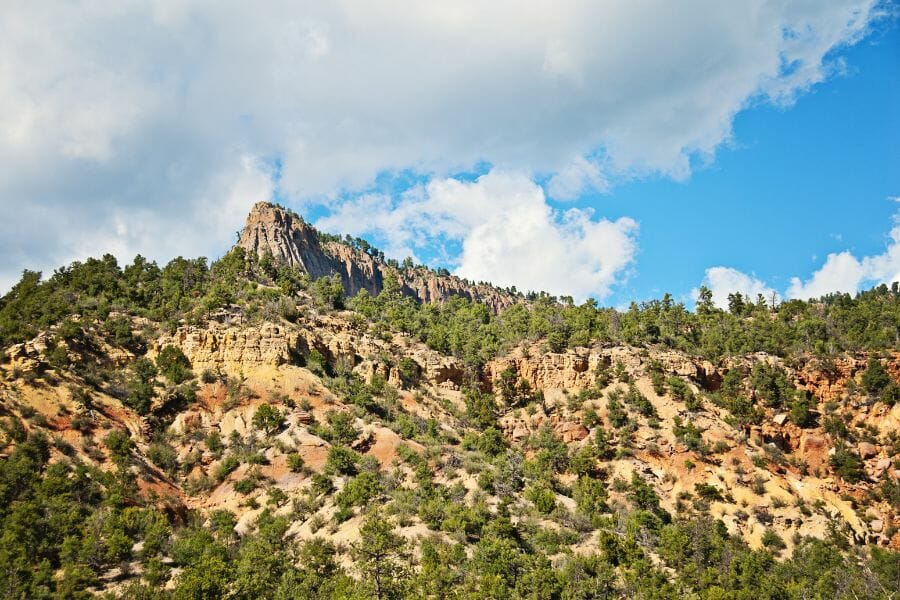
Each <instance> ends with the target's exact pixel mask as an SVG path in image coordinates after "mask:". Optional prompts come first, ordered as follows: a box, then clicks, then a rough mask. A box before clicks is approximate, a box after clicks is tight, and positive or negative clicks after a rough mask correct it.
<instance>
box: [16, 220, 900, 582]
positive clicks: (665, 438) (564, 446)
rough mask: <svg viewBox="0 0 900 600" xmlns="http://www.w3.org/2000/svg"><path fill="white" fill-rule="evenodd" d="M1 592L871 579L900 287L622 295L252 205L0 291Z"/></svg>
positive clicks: (887, 495) (886, 551)
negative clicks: (174, 251)
mask: <svg viewBox="0 0 900 600" xmlns="http://www.w3.org/2000/svg"><path fill="white" fill-rule="evenodd" d="M0 346H2V349H3V354H2V357H0V358H2V361H0V427H2V434H0V440H2V444H3V449H2V451H0V455H2V462H0V498H2V500H0V519H2V522H3V528H2V543H0V564H2V565H4V566H5V568H4V569H0V590H2V592H0V593H2V594H3V596H4V597H9V598H25V597H27V598H32V597H82V596H86V595H89V594H109V595H110V596H112V597H128V598H169V597H172V598H221V597H234V598H320V597H321V598H401V597H403V598H423V597H433V598H445V597H446V598H457V597H458V598H519V597H522V598H525V597H527V598H683V597H692V598H754V599H758V598H837V597H840V598H864V597H866V598H869V597H870V598H892V597H896V593H897V590H898V589H900V553H898V551H900V291H898V289H897V287H896V285H895V287H894V288H893V289H889V288H887V287H884V286H882V287H880V288H876V289H873V290H870V291H868V292H864V293H862V294H859V295H858V296H856V297H851V296H849V295H834V296H830V297H826V298H823V299H821V300H819V301H815V302H800V301H790V302H786V303H784V304H781V305H779V306H777V307H772V306H769V305H767V304H766V303H765V301H764V299H750V298H744V297H741V296H740V295H736V296H733V297H732V301H731V307H730V310H729V311H723V310H720V309H718V308H716V307H715V306H713V305H712V303H711V301H710V297H709V295H708V294H707V293H706V291H704V292H702V293H701V298H700V301H699V302H698V305H697V307H696V310H693V311H691V310H688V309H687V308H686V307H684V306H682V305H681V304H678V303H677V302H674V301H673V300H672V299H671V298H670V297H669V296H668V295H667V296H665V297H664V298H663V299H661V300H659V301H654V302H649V303H644V304H641V305H637V304H635V305H633V306H632V307H631V309H630V310H628V311H625V312H619V311H616V310H614V309H610V308H602V307H599V306H597V304H596V303H595V302H593V301H588V302H586V303H583V304H581V305H576V304H574V303H573V302H571V301H569V299H557V298H554V297H551V296H548V295H546V294H529V295H527V296H526V295H523V294H519V293H516V292H515V291H514V290H503V289H499V288H496V287H493V286H491V285H489V284H484V283H473V282H468V281H465V280H463V279H460V278H457V277H453V276H450V275H448V274H446V273H439V272H435V271H432V270H429V269H426V268H425V267H416V266H413V265H409V264H406V265H398V264H396V263H394V262H392V261H387V260H385V259H384V258H383V256H382V255H381V254H380V253H379V252H378V251H377V250H375V249H373V248H371V247H369V246H368V245H363V244H361V243H360V242H359V241H355V240H352V239H349V238H343V239H341V238H333V237H331V236H327V235H324V234H321V233H319V232H317V231H315V229H313V228H312V227H310V226H309V225H308V224H306V223H305V222H304V221H303V220H302V219H301V218H300V217H299V216H297V215H295V214H293V213H291V212H290V211H287V210H285V209H282V208H280V207H277V206H275V205H270V204H258V205H256V206H254V207H253V210H252V211H251V213H250V215H249V216H248V219H247V225H246V227H245V228H244V230H243V231H242V233H241V236H240V239H239V242H238V244H237V245H236V246H235V248H234V249H233V250H232V251H231V252H229V253H228V254H226V255H225V256H224V257H222V258H221V259H219V260H218V261H216V262H214V263H212V264H211V265H208V264H207V262H206V260H205V259H176V260H173V261H172V262H170V263H169V264H168V265H165V266H164V267H159V266H157V265H156V264H155V263H152V262H149V261H147V260H146V259H144V258H143V257H137V258H136V259H135V260H134V261H133V262H132V263H131V264H129V265H127V266H125V267H123V268H122V267H119V265H118V264H117V263H116V261H115V259H113V258H112V257H109V256H107V257H104V258H102V259H91V260H88V261H85V262H84V263H75V264H73V265H70V266H69V267H66V268H63V269H60V270H59V271H57V272H56V273H55V274H54V275H53V276H52V277H50V278H48V279H46V280H42V279H41V277H40V275H39V274H37V273H30V272H26V273H25V274H24V275H23V278H22V281H21V282H20V283H19V284H18V285H17V286H16V287H15V288H14V289H13V290H12V291H11V292H10V293H9V294H7V295H6V296H5V297H3V298H2V299H0Z"/></svg>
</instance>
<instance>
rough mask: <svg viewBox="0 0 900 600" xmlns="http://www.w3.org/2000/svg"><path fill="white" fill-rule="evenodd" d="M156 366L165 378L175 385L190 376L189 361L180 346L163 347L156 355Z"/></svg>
mask: <svg viewBox="0 0 900 600" xmlns="http://www.w3.org/2000/svg"><path fill="white" fill-rule="evenodd" d="M156 366H157V368H158V369H159V372H160V373H162V374H163V376H165V377H166V379H168V380H169V381H171V382H172V383H174V384H176V385H177V384H179V383H182V382H183V381H185V380H186V379H188V378H189V377H190V376H191V363H190V361H189V360H188V358H187V356H185V355H184V352H182V351H181V348H178V347H176V346H165V347H163V349H162V350H160V351H159V354H157V355H156Z"/></svg>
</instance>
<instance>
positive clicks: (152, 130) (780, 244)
mask: <svg viewBox="0 0 900 600" xmlns="http://www.w3.org/2000/svg"><path fill="white" fill-rule="evenodd" d="M261 6H262V8H260V5H256V4H254V5H252V6H251V5H250V4H248V3H242V2H237V1H223V2H217V3H209V2H204V1H202V0H196V1H194V0H179V1H177V2H176V1H162V0H161V1H158V2H140V1H129V2H119V1H115V2H113V1H105V0H91V1H87V0H84V1H77V0H76V1H71V2H62V1H60V2H53V1H49V2H42V3H34V2H25V1H17V0H10V1H8V2H4V3H3V4H2V5H0V209H2V211H3V214H4V218H3V219H2V220H0V291H4V292H5V291H7V290H8V289H9V288H10V287H11V286H12V285H13V284H14V283H15V281H17V280H18V278H19V276H20V275H21V272H22V270H23V269H25V268H28V269H36V270H41V271H43V272H44V273H45V275H49V274H50V273H52V271H53V269H54V268H56V267H58V266H61V265H64V264H68V263H69V262H71V261H73V260H81V259H84V258H85V257H88V256H99V255H102V254H104V253H107V252H109V253H112V254H114V255H116V256H117V257H118V258H119V260H120V261H121V263H122V264H125V263H127V262H129V261H130V260H131V258H132V257H133V256H134V255H135V254H137V253H140V254H143V255H144V256H147V257H149V258H151V259H155V260H157V261H158V262H160V263H161V264H162V263H165V262H166V261H168V260H170V259H171V258H173V257H174V256H177V255H184V256H201V255H202V256H207V257H210V258H215V257H218V256H220V255H221V254H222V253H223V252H225V251H227V249H228V248H229V247H230V245H231V244H232V243H233V242H234V240H235V232H236V231H238V230H239V229H240V228H241V226H242V224H243V220H244V218H245V216H246V213H247V211H248V210H249V208H250V207H251V206H252V204H253V203H255V202H257V201H261V200H271V201H277V202H280V203H282V204H284V205H287V206H289V207H291V208H293V209H295V210H297V211H298V212H300V213H301V214H303V215H304V216H306V217H307V219H308V220H310V221H311V222H313V223H314V224H315V225H317V226H318V227H320V228H322V229H324V230H326V231H329V232H333V233H342V234H343V233H350V234H352V235H358V236H361V237H364V238H366V239H367V240H369V241H371V242H373V243H375V244H376V245H377V246H379V247H380V248H382V249H383V250H384V251H385V253H386V254H387V255H388V256H391V257H394V258H398V259H403V258H405V257H406V256H412V257H413V258H414V259H415V260H416V262H420V263H424V264H428V265H430V266H433V267H446V268H448V269H450V270H451V271H453V272H455V273H457V274H459V275H461V276H464V277H467V278H469V279H474V280H479V281H481V280H484V281H492V282H494V283H497V284H499V285H502V286H511V285H515V286H516V287H517V288H518V289H520V290H531V289H534V290H545V291H548V292H550V293H553V294H557V295H572V296H574V297H575V298H576V299H578V300H579V301H580V300H583V299H585V298H588V297H593V298H596V299H597V300H599V301H600V302H601V303H602V304H604V305H611V306H619V307H622V306H627V304H628V303H629V302H630V301H632V300H638V301H640V300H647V299H651V298H655V297H660V296H662V294H663V293H666V292H668V293H671V294H672V295H673V296H674V297H676V298H677V299H679V300H682V301H684V302H685V303H687V304H688V305H689V306H690V305H692V304H693V299H694V298H695V297H696V294H697V290H698V288H699V287H700V286H701V285H706V286H708V287H710V289H712V291H713V293H714V299H715V301H716V302H717V303H719V304H720V305H724V304H725V303H726V302H727V295H728V294H729V293H731V292H735V291H739V292H741V293H745V294H750V295H751V296H753V297H755V296H756V295H757V294H758V293H762V294H764V295H766V296H767V297H772V295H773V294H774V295H775V296H776V297H778V298H782V299H784V298H810V297H818V296H820V295H822V294H825V293H829V292H834V291H844V292H854V291H857V290H859V289H865V288H868V287H871V286H873V285H877V284H879V283H890V282H892V281H896V280H900V150H898V143H897V141H898V140H900V109H898V107H900V31H898V29H900V28H898V18H897V17H898V14H900V13H898V7H897V5H896V3H894V2H884V1H876V0H809V1H801V0H798V1H796V2H778V1H775V0H768V1H767V0H743V1H738V0H735V1H734V2H727V3H723V2H720V1H713V0H710V1H699V0H696V1H684V2H679V3H672V2H663V1H652V0H642V1H638V2H622V1H612V0H610V1H604V2H590V3H589V2H576V1H560V0H556V1H553V2H544V1H540V0H535V1H534V2H529V3H527V5H522V4H521V3H518V2H511V1H510V2H507V1H490V2H483V1H474V0H473V1H468V0H460V1H457V2H453V3H447V2H440V1H436V0H435V1H429V0H419V1H412V0H409V1H406V0H394V1H386V0H375V1H373V2H367V3H354V2H349V1H341V0H335V1H331V2H325V1H317V2H293V1H292V2H288V1H284V2H279V1H272V2H267V3H265V4H263V5H261Z"/></svg>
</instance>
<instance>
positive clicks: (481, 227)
mask: <svg viewBox="0 0 900 600" xmlns="http://www.w3.org/2000/svg"><path fill="white" fill-rule="evenodd" d="M317 225H318V226H320V227H323V228H325V229H328V230H333V231H350V232H351V233H352V234H353V235H359V234H362V233H377V234H379V235H382V236H384V237H385V239H387V241H388V249H387V250H386V253H387V254H388V255H393V256H395V257H397V258H402V257H403V256H405V255H407V254H408V255H413V254H414V250H413V248H415V247H422V246H424V245H425V244H426V243H429V240H432V239H434V238H435V237H440V238H443V239H448V240H451V241H457V242H459V243H461V245H462V251H461V253H460V255H459V257H458V258H457V268H456V271H455V272H456V273H457V274H458V275H460V276H462V277H465V278H468V279H473V280H476V281H491V282H493V283H495V284H498V285H501V286H512V285H515V286H517V287H518V288H519V289H522V290H528V289H531V290H544V291H548V292H550V293H554V294H568V295H572V296H575V297H576V298H578V299H584V298H586V297H588V296H595V297H600V298H602V297H605V296H607V295H608V294H609V293H610V290H611V287H612V286H613V285H614V284H615V283H616V282H617V281H618V280H619V279H620V277H621V276H622V274H623V271H625V270H626V269H627V267H628V266H629V265H630V264H631V262H632V261H633V259H634V254H635V251H636V242H635V235H636V234H637V229H638V226H637V223H635V222H634V221H633V220H632V219H629V218H621V219H618V220H616V221H609V220H606V219H599V220H595V219H592V218H591V215H590V214H589V213H588V212H586V211H583V210H579V209H570V210H567V211H564V212H562V213H557V212H555V211H553V210H552V209H551V208H550V206H549V205H548V204H547V202H546V198H545V196H544V192H543V190H542V189H541V187H540V186H538V185H537V184H535V183H534V182H533V181H532V180H531V179H530V178H529V177H527V176H526V175H524V174H522V173H516V172H501V171H496V170H494V171H491V172H490V173H488V174H486V175H483V176H481V177H480V178H478V179H477V180H476V181H474V182H467V181H460V180H457V179H453V178H447V179H435V180H432V181H431V182H430V183H429V184H428V185H427V186H424V187H423V188H419V189H417V190H415V191H413V192H410V193H407V194H405V195H404V196H403V197H402V198H400V199H398V201H397V202H394V201H392V200H391V198H389V197H387V196H384V195H364V196H361V197H359V198H356V199H354V200H350V201H347V202H345V203H343V204H341V205H340V206H339V208H338V209H337V210H336V212H335V213H334V214H332V215H331V216H329V217H327V218H325V219H322V220H320V221H319V222H317Z"/></svg>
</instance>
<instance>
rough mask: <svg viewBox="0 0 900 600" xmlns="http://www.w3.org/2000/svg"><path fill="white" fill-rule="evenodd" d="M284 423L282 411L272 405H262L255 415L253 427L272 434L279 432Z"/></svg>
mask: <svg viewBox="0 0 900 600" xmlns="http://www.w3.org/2000/svg"><path fill="white" fill-rule="evenodd" d="M283 422H284V416H283V415H282V414H281V411H280V410H278V409H277V408H274V407H272V406H271V405H270V404H266V403H263V404H260V405H259V408H257V409H256V412H255V413H253V420H252V423H253V427H255V428H256V429H261V430H263V431H265V432H266V433H267V434H272V433H273V432H274V431H276V430H278V428H279V427H281V424H282V423H283Z"/></svg>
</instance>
